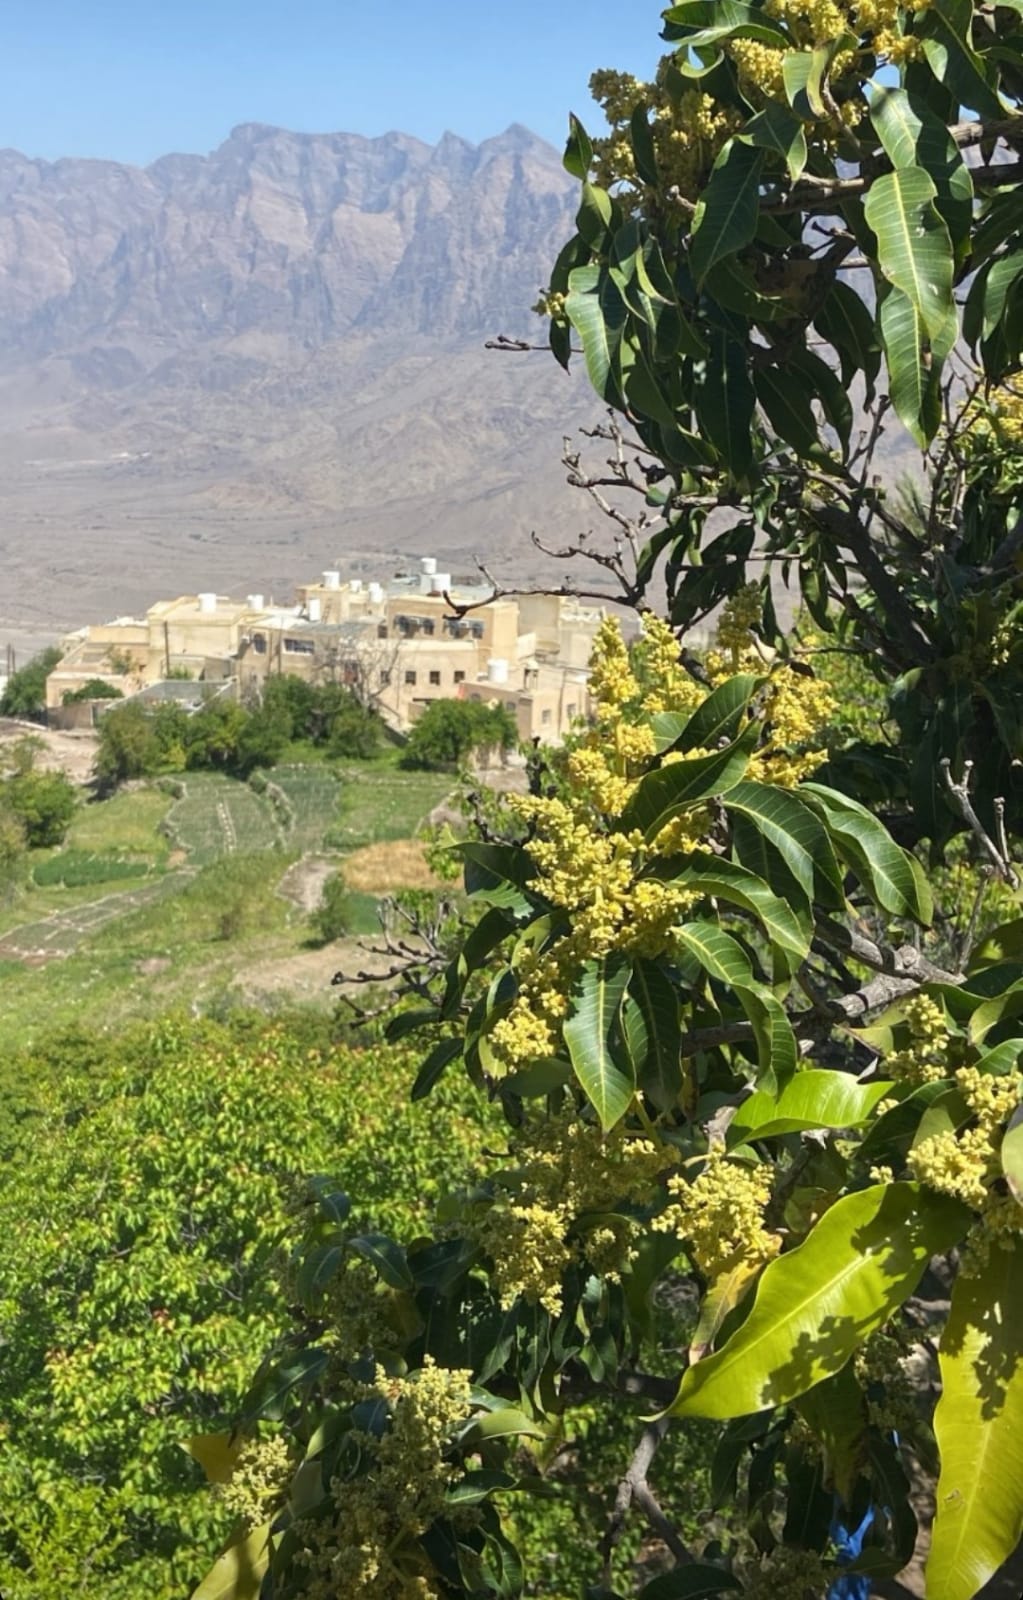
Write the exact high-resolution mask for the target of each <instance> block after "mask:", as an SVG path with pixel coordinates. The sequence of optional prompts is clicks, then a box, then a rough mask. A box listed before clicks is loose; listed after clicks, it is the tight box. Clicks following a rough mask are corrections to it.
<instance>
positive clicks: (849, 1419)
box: [795, 1366, 867, 1504]
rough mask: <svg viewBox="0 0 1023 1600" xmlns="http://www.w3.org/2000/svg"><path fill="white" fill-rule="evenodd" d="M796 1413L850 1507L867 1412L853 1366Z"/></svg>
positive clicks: (811, 1393)
mask: <svg viewBox="0 0 1023 1600" xmlns="http://www.w3.org/2000/svg"><path fill="white" fill-rule="evenodd" d="M795 1409H796V1410H797V1411H798V1413H799V1415H800V1416H801V1417H802V1418H803V1421H804V1422H805V1423H806V1424H807V1426H808V1427H809V1429H810V1431H811V1433H812V1434H814V1436H815V1437H816V1438H817V1439H819V1440H820V1442H821V1444H822V1445H823V1447H824V1466H825V1470H826V1472H827V1474H828V1476H829V1478H830V1479H831V1480H832V1481H833V1483H834V1485H835V1489H836V1490H837V1492H838V1494H839V1495H841V1497H842V1499H843V1500H844V1501H845V1502H846V1503H847V1504H848V1502H849V1501H850V1500H851V1499H852V1491H853V1485H854V1484H855V1482H856V1478H857V1475H858V1473H859V1470H860V1467H861V1465H862V1457H863V1448H864V1435H865V1433H866V1427H867V1408H866V1405H865V1404H864V1399H863V1391H862V1390H861V1388H860V1386H859V1384H858V1383H857V1382H856V1378H855V1376H854V1374H853V1370H852V1368H851V1367H850V1366H844V1367H843V1368H842V1370H841V1372H836V1374H835V1376H834V1377H833V1378H826V1379H825V1381H824V1382H823V1383H818V1384H816V1385H815V1386H814V1388H812V1389H808V1390H807V1392H806V1394H804V1395H801V1396H800V1397H799V1399H798V1400H797V1401H796V1403H795Z"/></svg>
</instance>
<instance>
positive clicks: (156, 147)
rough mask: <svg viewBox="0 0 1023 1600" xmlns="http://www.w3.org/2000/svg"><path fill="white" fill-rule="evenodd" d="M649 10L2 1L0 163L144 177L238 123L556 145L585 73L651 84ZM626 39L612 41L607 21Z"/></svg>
mask: <svg viewBox="0 0 1023 1600" xmlns="http://www.w3.org/2000/svg"><path fill="white" fill-rule="evenodd" d="M661 8H662V7H661V4H658V3H657V0H654V3H653V4H648V3H647V0H641V3H639V4H637V3H636V0H505V3H504V4H495V3H494V0H489V3H487V0H475V3H470V0H393V3H391V4H382V3H380V0H34V3H33V0H0V148H2V147H4V146H8V147H11V146H13V147H14V148H15V149H19V150H23V151H25V152H26V153H27V154H29V155H33V156H42V157H44V158H46V159H50V160H52V159H54V158H55V157H57V156H62V155H74V156H104V157H108V158H111V159H114V160H118V161H133V162H139V163H143V162H146V161H151V160H153V159H155V157H157V156H159V155H164V154H166V153H167V152H169V151H172V150H184V151H198V152H202V153H204V152H205V151H207V150H210V149H212V148H213V147H214V146H215V145H217V144H219V143H220V142H221V140H222V139H224V138H225V137H226V135H227V133H228V132H229V130H230V129H231V128H232V127H233V126H234V125H235V124H237V123H239V122H270V123H277V124H279V125H281V126H283V127H289V128H296V129H299V130H302V131H308V132H322V131H324V130H344V131H346V132H354V133H364V134H369V135H373V134H379V133H385V132H387V131H388V130H389V129H394V128H399V129H401V130H402V131H403V132H406V133H413V134H416V135H418V136H419V137H420V138H423V139H426V140H429V141H430V142H431V143H432V142H433V141H434V140H436V139H437V138H438V137H439V135H440V134H441V133H443V132H444V130H445V129H451V130H452V131H453V132H455V133H458V134H461V135H462V136H463V137H464V138H467V139H471V140H472V141H473V142H476V141H478V140H480V139H483V138H486V137H488V136H489V135H490V134H494V133H499V132H501V131H502V130H503V129H504V128H506V127H507V126H508V124H509V123H511V122H524V123H525V124H526V125H527V126H528V127H531V128H533V129H534V131H535V132H537V133H539V134H541V135H542V136H544V137H545V138H548V139H550V140H551V141H552V142H554V143H556V144H559V145H560V144H561V143H562V141H563V138H564V132H565V128H566V125H567V114H568V111H569V110H570V109H571V110H574V111H575V112H576V113H577V114H579V115H581V116H583V118H584V120H585V119H586V117H587V116H589V119H590V122H591V123H592V124H594V125H596V123H597V122H598V120H599V113H598V112H597V111H596V108H595V107H592V106H591V102H590V101H589V97H588V94H587V89H586V83H587V79H588V77H589V74H590V72H591V71H592V70H593V68H594V67H597V66H616V67H621V68H623V69H628V70H630V71H635V72H637V73H639V74H640V75H643V74H644V73H649V71H650V69H651V67H652V64H653V62H654V61H655V60H656V57H657V53H658V38H657V34H658V30H659V27H660V12H661ZM630 13H631V14H632V16H633V17H634V19H635V20H634V23H633V25H632V26H631V27H630V29H629V30H628V35H627V37H625V38H622V37H621V18H622V15H623V14H626V15H628V14H630Z"/></svg>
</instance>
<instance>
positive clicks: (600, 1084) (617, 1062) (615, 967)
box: [562, 956, 636, 1132]
mask: <svg viewBox="0 0 1023 1600" xmlns="http://www.w3.org/2000/svg"><path fill="white" fill-rule="evenodd" d="M629 973H630V966H629V962H628V961H626V960H625V959H624V958H623V957H622V956H607V957H604V958H603V959H601V960H600V961H589V962H587V964H586V966H585V967H584V968H583V970H582V973H581V974H580V977H579V979H578V981H577V983H576V985H575V988H574V990H573V1001H574V1010H573V1013H572V1015H571V1016H570V1017H569V1019H568V1021H567V1022H566V1023H565V1025H564V1028H563V1030H562V1032H563V1034H564V1039H565V1045H566V1047H567V1049H568V1053H569V1056H570V1058H571V1061H572V1069H573V1071H574V1072H575V1075H576V1078H577V1079H578V1081H579V1084H580V1086H581V1088H582V1090H583V1093H584V1094H585V1095H586V1098H587V1099H588V1100H589V1101H590V1103H591V1105H592V1106H593V1108H594V1110H595V1111H596V1113H597V1116H598V1117H599V1119H600V1125H601V1127H602V1128H603V1129H604V1130H605V1132H606V1131H607V1130H608V1129H609V1128H613V1127H614V1125H615V1123H616V1122H619V1121H620V1120H621V1118H622V1117H623V1116H624V1115H625V1113H626V1111H627V1110H628V1108H629V1105H630V1104H631V1102H632V1097H633V1095H634V1094H635V1090H636V1085H635V1083H634V1082H633V1080H632V1077H631V1074H630V1073H629V1071H628V1069H627V1064H626V1062H625V1059H624V1053H623V1051H621V1050H620V1049H615V1048H614V1045H615V1040H614V1035H615V1033H616V1031H617V1026H618V1014H619V1012H620V1010H621V1006H622V1000H623V999H624V997H625V991H626V989H627V988H628V984H629Z"/></svg>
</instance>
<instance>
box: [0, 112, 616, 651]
mask: <svg viewBox="0 0 1023 1600" xmlns="http://www.w3.org/2000/svg"><path fill="white" fill-rule="evenodd" d="M575 191H576V186H575V185H574V184H573V182H572V180H571V179H569V178H568V177H567V175H566V174H565V172H564V170H563V169H562V166H561V162H560V158H559V156H558V154H557V152H556V151H554V150H553V149H552V148H551V147H550V146H549V145H547V144H546V143H544V141H542V140H541V139H539V138H537V137H536V136H535V135H533V134H532V133H530V132H529V130H528V129H526V128H523V127H520V126H513V127H511V128H509V129H508V130H507V131H506V132H505V133H503V134H500V135H499V136H497V137H496V138H493V139H488V140H486V141H484V142H483V143H482V144H480V145H470V144H468V143H466V142H465V141H464V140H462V139H459V138H457V137H455V136H454V135H451V134H448V135H445V136H444V138H442V139H441V140H440V142H439V143H438V144H436V145H434V146H431V145H428V144H424V143H422V142H421V141H419V140H417V139H414V138H411V137H409V136H408V135H405V134H401V133H391V134H387V135H385V136H384V137H382V138H376V139H367V138H362V137H359V136H357V135H354V134H346V133H333V134H322V135H309V134H297V133H291V132H288V131H286V130H284V129H279V128H271V127H265V126H262V125H258V124H247V125H244V126H242V127H239V128H235V129H234V130H233V132H232V133H231V134H230V136H229V137H228V138H227V139H226V140H225V141H224V143H223V144H222V145H220V147H219V148H218V149H217V150H215V151H213V152H212V154H210V155H208V156H205V157H203V156H194V155H168V156H165V157H163V158H162V159H160V160H158V161H156V162H154V163H153V164H152V165H151V166H148V167H146V168H136V167H130V166H124V165H120V164H118V163H115V162H107V161H86V160H70V159H69V160H62V161H56V162H49V163H48V162H44V161H38V160H33V159H31V158H29V157H27V156H24V155H21V154H19V153H18V152H16V151H10V150H8V151H0V573H2V578H3V581H2V584H0V645H2V644H3V643H4V642H5V641H6V640H7V639H14V640H15V641H16V642H18V643H21V644H28V643H29V642H36V641H37V640H38V639H39V638H41V637H44V636H46V635H47V634H51V635H52V633H53V632H54V631H59V630H60V629H61V628H64V627H67V626H69V625H76V624H77V623H79V622H82V621H87V620H92V619H95V618H98V617H102V616H107V615H113V614H116V613H119V612H124V611H130V610H137V609H138V608H140V607H143V606H145V605H146V604H147V603H149V602H150V601H151V600H153V599H155V598H157V597H158V596H160V595H166V594H172V593H178V592H188V591H195V590H198V589H203V588H219V589H222V590H223V589H228V590H232V591H234V592H239V591H242V592H244V591H245V590H248V589H258V590H263V591H266V592H273V591H274V589H275V588H276V590H277V592H278V595H279V597H284V596H285V595H286V594H287V593H288V592H289V590H290V585H291V584H292V583H293V582H294V581H298V580H301V579H303V578H305V577H306V576H308V575H309V574H311V573H314V572H315V571H316V570H318V569H319V568H320V567H323V566H328V565H341V566H342V567H343V568H345V569H347V570H348V571H351V572H373V571H379V570H381V569H383V570H386V569H387V568H388V567H393V566H395V565H396V564H401V563H402V562H407V561H410V560H413V559H414V558H416V557H417V556H419V555H422V554H426V553H432V554H435V555H437V556H439V557H440V558H441V560H442V563H443V566H444V567H445V568H450V569H453V570H454V571H456V572H461V571H465V572H471V571H473V570H474V564H475V561H476V560H477V559H483V560H485V561H488V562H489V563H491V564H493V565H495V566H496V567H497V568H498V569H499V570H501V571H503V572H504V573H505V574H506V575H508V576H509V577H515V578H517V579H519V580H520V581H521V580H522V579H523V578H524V577H526V576H529V575H530V574H531V573H535V572H536V571H537V562H538V558H537V556H536V553H535V551H534V550H533V549H532V546H531V544H530V541H529V533H530V531H531V530H532V529H536V530H538V531H539V532H541V533H542V534H544V535H546V536H547V537H548V538H552V539H554V540H559V539H561V538H563V537H564V536H565V535H567V534H569V533H571V532H578V531H580V530H581V529H584V528H585V527H586V526H588V525H589V520H590V519H589V514H588V510H587V508H586V506H585V505H584V504H583V503H581V502H580V501H579V499H578V494H577V493H576V494H573V492H572V491H571V490H569V489H568V488H567V487H566V485H565V484H564V475H563V471H562V468H561V466H560V464H559V456H560V452H561V439H562V435H563V434H569V433H572V432H574V430H575V429H576V428H577V427H578V426H580V425H583V424H587V423H592V422H593V421H594V420H596V418H597V416H598V415H599V409H598V407H597V405H596V402H595V401H594V399H593V396H592V394H591V392H590V391H589V390H588V388H587V386H586V382H585V378H584V376H583V375H582V374H581V373H580V374H576V375H574V376H573V377H566V376H565V374H564V373H562V372H561V371H560V370H559V369H558V368H557V367H556V366H555V364H554V363H553V361H552V360H551V359H550V357H549V356H546V355H544V354H505V353H500V352H498V353H495V352H493V351H488V350H486V349H485V348H484V346H485V343H486V341H487V340H488V339H489V338H492V337H493V336H496V335H499V334H508V335H511V336H514V337H524V338H525V339H526V340H530V341H535V340H537V339H538V336H539V335H541V333H542V329H541V325H540V324H539V322H538V321H537V320H536V319H535V318H534V317H533V316H532V315H531V312H530V307H531V305H532V304H533V302H534V301H535V300H536V297H537V294H538V291H539V290H540V288H541V287H542V286H543V285H544V284H545V282H546V281H547V278H548V274H549V270H550V265H551V263H552V261H553V259H554V256H555V254H556V252H557V250H558V248H559V247H560V244H561V243H562V242H563V241H564V239H565V238H566V237H568V234H569V233H570V231H571V225H572V216H573V212H574V208H575V203H576V194H575Z"/></svg>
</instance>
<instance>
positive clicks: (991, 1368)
mask: <svg viewBox="0 0 1023 1600" xmlns="http://www.w3.org/2000/svg"><path fill="white" fill-rule="evenodd" d="M1021 1329H1023V1252H1021V1251H1019V1250H1003V1249H1001V1248H1000V1247H999V1246H998V1245H997V1244H995V1243H992V1246H991V1250H990V1253H989V1256H988V1260H987V1264H986V1265H985V1267H984V1268H983V1270H982V1271H980V1272H979V1273H977V1275H976V1276H970V1277H966V1276H964V1274H963V1273H962V1272H960V1274H959V1277H958V1278H957V1279H956V1283H955V1287H954V1288H953V1290H952V1308H951V1311H950V1312H949V1318H948V1322H947V1324H946V1326H945V1329H944V1332H943V1333H942V1336H941V1349H940V1351H939V1362H940V1367H941V1383H942V1393H941V1398H940V1400H939V1401H938V1404H937V1407H936V1409H935V1413H934V1432H935V1436H936V1438H937V1441H938V1449H939V1452H940V1456H941V1475H940V1477H939V1479H938V1488H937V1494H936V1501H937V1515H936V1518H935V1522H934V1532H933V1535H932V1539H931V1550H930V1555H929V1556H928V1559H927V1589H928V1593H931V1592H933V1593H934V1594H935V1595H938V1596H940V1600H972V1597H973V1596H974V1595H975V1594H976V1593H977V1591H978V1590H979V1589H981V1588H982V1587H983V1585H984V1584H985V1583H986V1582H987V1581H988V1579H989V1578H990V1577H992V1576H993V1574H994V1573H995V1572H997V1571H998V1569H999V1567H1000V1566H1001V1565H1002V1563H1003V1562H1004V1561H1007V1560H1008V1559H1009V1557H1010V1556H1011V1555H1012V1553H1013V1551H1014V1550H1015V1549H1016V1547H1017V1545H1018V1544H1019V1542H1020V1539H1021V1538H1023V1361H1021V1360H1020V1332H1021Z"/></svg>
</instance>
